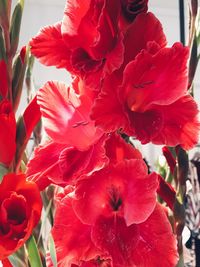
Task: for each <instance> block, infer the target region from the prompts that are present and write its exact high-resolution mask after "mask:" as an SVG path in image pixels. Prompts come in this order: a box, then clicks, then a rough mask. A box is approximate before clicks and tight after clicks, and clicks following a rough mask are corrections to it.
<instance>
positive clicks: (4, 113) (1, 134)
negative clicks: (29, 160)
mask: <svg viewBox="0 0 200 267" xmlns="http://www.w3.org/2000/svg"><path fill="white" fill-rule="evenodd" d="M15 139H16V121H15V115H14V112H13V111H12V106H11V103H10V102H9V101H8V100H2V101H0V163H3V164H5V165H6V166H9V164H10V163H11V161H12V160H13V158H14V155H15V150H16V143H15Z"/></svg>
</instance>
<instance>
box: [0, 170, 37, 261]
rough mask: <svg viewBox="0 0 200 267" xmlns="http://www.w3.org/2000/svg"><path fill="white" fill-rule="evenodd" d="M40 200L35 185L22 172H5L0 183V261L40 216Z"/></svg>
mask: <svg viewBox="0 0 200 267" xmlns="http://www.w3.org/2000/svg"><path fill="white" fill-rule="evenodd" d="M41 209H42V202H41V198H40V193H39V190H38V188H37V185H36V184H35V183H33V182H28V181H26V179H25V176H24V175H23V174H19V175H16V174H8V175H5V176H4V177H3V181H2V183H1V184H0V260H2V259H4V258H6V257H7V256H9V255H10V254H12V253H13V252H15V251H16V250H17V249H18V248H19V247H21V246H22V245H23V244H24V242H25V241H26V240H27V239H28V238H29V236H30V235H31V233H32V230H33V228H34V227H35V226H36V224H37V223H38V221H39V219H40V214H41Z"/></svg>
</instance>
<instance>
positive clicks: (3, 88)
mask: <svg viewBox="0 0 200 267" xmlns="http://www.w3.org/2000/svg"><path fill="white" fill-rule="evenodd" d="M0 73H1V78H0V95H1V96H2V97H3V98H5V97H6V96H7V93H8V79H7V66H6V63H5V61H4V60H0Z"/></svg>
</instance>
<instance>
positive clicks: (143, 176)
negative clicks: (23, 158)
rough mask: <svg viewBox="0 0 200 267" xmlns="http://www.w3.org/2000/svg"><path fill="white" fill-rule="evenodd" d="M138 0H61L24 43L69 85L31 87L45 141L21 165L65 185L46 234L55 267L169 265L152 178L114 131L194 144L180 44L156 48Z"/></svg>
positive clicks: (43, 181)
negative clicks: (60, 11)
mask: <svg viewBox="0 0 200 267" xmlns="http://www.w3.org/2000/svg"><path fill="white" fill-rule="evenodd" d="M147 2H148V1H142V0H140V1H125V0H117V1H116V0H115V1H113V0H101V1H97V0H90V1H82V0H77V1H74V0H68V1H67V2H66V7H65V12H64V17H63V20H62V22H59V23H57V24H55V25H53V26H49V27H46V28H43V29H42V30H41V31H40V32H39V34H38V35H37V36H36V37H35V38H33V39H32V40H31V42H30V45H31V51H32V53H33V54H34V55H35V56H36V57H37V58H38V59H39V60H40V61H41V62H42V63H43V64H46V65H48V66H56V67H57V68H65V69H67V70H68V71H69V72H71V74H72V75H73V78H74V80H73V83H72V85H70V86H66V85H65V84H63V83H59V82H48V83H46V84H45V85H44V86H43V87H42V88H41V89H40V90H39V92H38V97H37V100H38V104H39V105H40V109H41V113H42V117H43V122H44V128H45V130H46V133H47V134H48V136H49V138H50V140H49V141H48V142H46V143H45V144H43V145H41V146H40V147H38V148H37V149H36V150H35V153H34V157H33V159H32V160H31V161H30V162H29V164H28V171H27V175H28V176H29V179H30V180H34V181H35V182H36V183H37V184H38V185H39V187H40V189H41V190H42V189H44V188H45V187H46V186H48V185H49V184H50V183H54V184H56V185H60V186H63V187H65V191H64V192H65V193H64V194H63V195H62V196H59V199H58V200H57V211H56V215H55V223H54V227H53V230H52V233H53V237H54V241H55V246H56V253H57V260H58V266H59V267H62V266H63V267H64V266H69V267H77V266H82V267H83V266H85V267H86V266H87V267H90V266H102V267H103V266H114V267H115V266H117V267H131V266H137V267H139V266H140V267H155V266H157V265H158V263H159V266H161V267H162V266H163V267H167V266H169V267H172V266H175V265H176V263H177V251H176V241H175V237H174V235H173V233H172V229H171V226H170V224H169V222H168V219H167V215H166V214H165V211H164V210H163V208H162V207H161V206H160V205H159V204H156V191H157V190H159V191H160V190H162V186H160V187H159V188H158V183H159V180H160V177H159V179H158V176H157V174H155V173H152V174H147V168H146V165H145V163H144V162H143V160H142V157H141V154H140V153H139V151H137V150H136V149H134V148H133V147H132V146H131V145H129V144H127V143H125V141H124V140H123V139H122V138H121V136H120V135H121V134H122V133H123V134H124V133H125V134H126V135H128V136H134V137H135V138H137V139H138V140H140V141H141V142H142V143H143V144H145V143H149V142H152V143H155V144H164V145H170V146H176V145H181V146H182V147H184V148H186V149H189V148H191V147H193V146H194V145H195V144H196V142H197V140H198V130H199V122H198V119H197V115H198V109H197V105H196V103H195V102H194V100H193V98H192V97H191V96H190V95H189V94H188V92H187V83H188V73H187V71H188V70H187V61H188V49H187V48H186V47H183V46H182V44H180V43H176V44H174V45H173V46H172V47H171V48H169V47H166V38H165V35H164V33H163V30H162V26H161V24H160V22H159V21H158V20H157V18H156V17H155V16H154V15H153V14H152V13H147ZM172 191H173V190H172ZM174 194H175V192H174V191H173V192H172V196H173V198H174ZM169 203H170V205H171V206H173V203H172V201H171V200H170V199H169ZM63 214H65V216H63ZM61 233H62V234H61ZM50 265H51V263H49V266H50Z"/></svg>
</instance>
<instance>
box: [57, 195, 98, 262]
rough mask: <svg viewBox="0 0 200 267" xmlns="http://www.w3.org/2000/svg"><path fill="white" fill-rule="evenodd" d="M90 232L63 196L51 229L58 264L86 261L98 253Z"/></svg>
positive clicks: (67, 198) (89, 228) (69, 201)
mask: <svg viewBox="0 0 200 267" xmlns="http://www.w3.org/2000/svg"><path fill="white" fill-rule="evenodd" d="M63 214H65V216H63ZM90 232H91V227H90V226H88V225H85V224H82V223H81V221H80V220H79V219H78V218H77V217H76V215H75V213H74V211H73V209H72V206H71V199H70V198H69V197H68V196H66V197H65V198H63V199H62V200H61V201H60V203H59V205H58V208H57V211H56V215H55V221H54V226H53V229H52V234H53V238H54V242H55V247H56V255H57V261H58V266H71V265H70V264H72V263H74V264H78V263H79V262H80V260H85V261H87V260H90V259H92V258H94V257H95V256H96V255H98V252H99V250H98V249H97V248H96V247H95V246H94V244H93V243H92V241H91V237H90ZM61 233H62V234H61ZM80 244H81V246H80Z"/></svg>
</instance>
